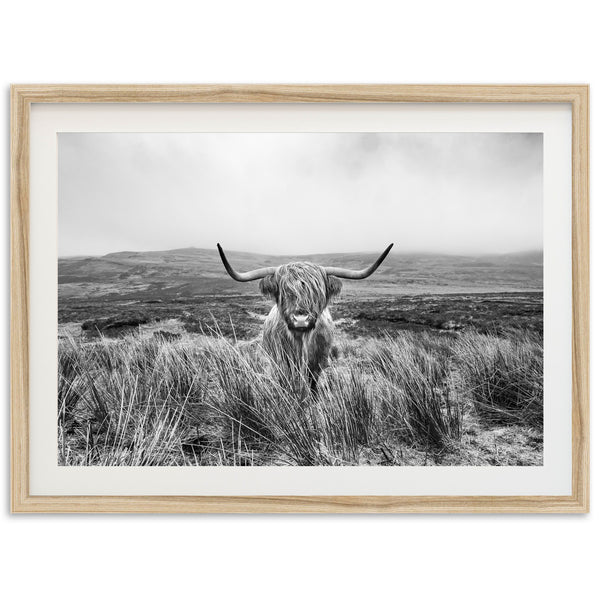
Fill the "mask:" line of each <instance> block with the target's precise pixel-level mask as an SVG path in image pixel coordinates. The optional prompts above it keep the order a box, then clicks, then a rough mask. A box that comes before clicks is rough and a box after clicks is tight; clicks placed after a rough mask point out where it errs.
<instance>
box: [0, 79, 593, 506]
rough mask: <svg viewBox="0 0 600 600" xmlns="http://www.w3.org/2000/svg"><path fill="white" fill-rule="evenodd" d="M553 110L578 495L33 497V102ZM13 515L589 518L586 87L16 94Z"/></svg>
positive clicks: (33, 88) (173, 88) (159, 88)
mask: <svg viewBox="0 0 600 600" xmlns="http://www.w3.org/2000/svg"><path fill="white" fill-rule="evenodd" d="M63 102H69V103H79V102H102V103H104V102H107V103H113V102H139V103H148V102H201V103H204V102H209V103H210V102H241V103H244V102H253V103H256V102H279V103H281V102H286V103H288V102H331V103H333V102H338V103H339V102H348V103H364V102H369V103H382V102H469V103H470V102H485V103H487V102H500V103H503V102H544V103H545V102H554V103H559V102H560V103H569V104H570V105H571V108H572V273H573V280H572V294H573V295H572V300H573V304H572V306H573V314H572V325H573V328H572V373H573V381H572V386H573V387H572V389H573V396H572V492H571V495H570V496H33V495H31V494H30V493H29V254H28V252H29V143H30V141H29V134H30V129H29V122H30V108H31V104H32V103H63ZM10 347H11V451H12V452H11V485H12V494H11V507H12V511H13V512H15V513H58V512H105V513H115V512H138V513H159V512H171V513H239V512H248V513H321V512H329V513H423V512H427V513H466V512H471V513H489V512H496V513H519V512H538V513H554V512H561V513H581V512H588V511H589V88H588V86H587V85H13V86H12V87H11V344H10Z"/></svg>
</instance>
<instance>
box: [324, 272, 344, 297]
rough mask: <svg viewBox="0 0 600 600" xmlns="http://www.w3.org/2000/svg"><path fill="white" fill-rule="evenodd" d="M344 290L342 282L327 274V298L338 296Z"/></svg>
mask: <svg viewBox="0 0 600 600" xmlns="http://www.w3.org/2000/svg"><path fill="white" fill-rule="evenodd" d="M341 291H342V282H341V281H340V280H339V279H338V278H337V277H334V276H333V275H327V299H328V300H329V298H333V297H334V296H337V295H338V294H339V293H340V292H341Z"/></svg>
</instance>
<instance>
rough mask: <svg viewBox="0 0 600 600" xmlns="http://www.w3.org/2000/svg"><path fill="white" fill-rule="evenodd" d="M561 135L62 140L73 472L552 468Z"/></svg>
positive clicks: (61, 323)
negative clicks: (549, 197) (554, 238)
mask: <svg viewBox="0 0 600 600" xmlns="http://www.w3.org/2000/svg"><path fill="white" fill-rule="evenodd" d="M543 145H544V138H543V134H542V133H537V132H531V133H522V132H515V133H511V132H502V133H498V132H491V133H461V132H456V133H447V132H443V133H442V132H440V133H401V132H400V133H393V132H385V133H375V132H356V133H347V132H344V133H319V132H314V133H312V132H311V133H88V132H84V133H60V134H58V170H59V175H58V256H59V259H58V374H57V376H58V406H57V409H58V410H57V463H58V465H63V466H113V467H114V466H138V467H143V466H169V467H177V466H181V467H185V466H220V467H225V466H235V467H261V466H270V467H273V466H282V467H285V466H322V467H331V466H334V467H343V466H365V467H366V466H379V467H383V466H390V467H393V466H395V467H402V466H427V467H432V468H435V467H436V466H463V467H469V466H473V467H480V466H499V467H502V466H540V465H543V452H544V389H543V378H544V356H543V313H544V310H543V307H544V299H543V168H542V167H543Z"/></svg>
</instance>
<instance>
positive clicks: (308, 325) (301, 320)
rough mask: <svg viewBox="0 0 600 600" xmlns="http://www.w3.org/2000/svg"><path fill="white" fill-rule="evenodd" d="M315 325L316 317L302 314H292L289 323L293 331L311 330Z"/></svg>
mask: <svg viewBox="0 0 600 600" xmlns="http://www.w3.org/2000/svg"><path fill="white" fill-rule="evenodd" d="M314 326H315V319H314V318H313V317H311V316H310V315H302V314H295V315H291V316H290V320H289V323H288V327H289V328H290V329H292V330H293V331H310V330H311V329H312V328H313V327H314Z"/></svg>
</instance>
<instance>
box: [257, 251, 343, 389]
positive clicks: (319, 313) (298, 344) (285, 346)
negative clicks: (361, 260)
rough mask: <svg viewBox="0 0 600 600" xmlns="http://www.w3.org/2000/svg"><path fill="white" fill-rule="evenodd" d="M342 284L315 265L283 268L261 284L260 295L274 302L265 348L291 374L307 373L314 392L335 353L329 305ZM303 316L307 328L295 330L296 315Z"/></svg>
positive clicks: (305, 264) (290, 265) (291, 264)
mask: <svg viewBox="0 0 600 600" xmlns="http://www.w3.org/2000/svg"><path fill="white" fill-rule="evenodd" d="M341 288H342V283H341V281H340V280H339V279H338V278H337V277H333V276H330V275H327V273H326V272H325V269H324V268H323V267H320V266H319V265H314V264H312V263H306V262H298V263H289V264H287V265H281V266H280V267H278V268H277V270H276V272H275V273H273V274H272V275H268V276H267V277H265V278H264V279H262V280H261V282H260V289H261V292H262V293H263V294H265V295H267V296H269V297H271V298H272V299H273V300H274V301H275V306H273V308H272V309H271V312H270V313H269V315H268V316H267V319H266V321H265V326H264V332H263V345H264V348H265V350H266V352H267V353H268V354H269V355H270V356H271V357H272V358H273V359H274V361H275V362H276V363H277V364H278V365H279V366H280V367H281V368H282V369H284V370H285V371H286V372H288V373H290V372H291V373H292V374H293V373H304V374H306V375H307V376H308V377H309V380H310V384H311V388H312V389H313V390H314V389H315V387H316V382H317V379H318V377H319V375H320V373H321V371H322V370H323V369H324V368H325V367H326V366H327V364H328V362H329V357H330V355H331V353H332V351H333V332H334V325H333V319H332V318H331V314H330V313H329V309H328V308H327V305H328V304H329V301H330V300H331V298H333V297H334V296H336V295H337V294H339V292H340V291H341ZM298 314H300V315H304V316H303V319H304V320H305V322H306V323H307V325H305V327H304V328H302V329H300V328H298V327H296V320H295V316H296V315H298Z"/></svg>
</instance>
